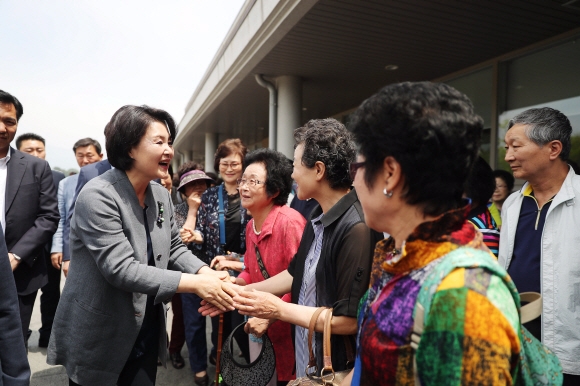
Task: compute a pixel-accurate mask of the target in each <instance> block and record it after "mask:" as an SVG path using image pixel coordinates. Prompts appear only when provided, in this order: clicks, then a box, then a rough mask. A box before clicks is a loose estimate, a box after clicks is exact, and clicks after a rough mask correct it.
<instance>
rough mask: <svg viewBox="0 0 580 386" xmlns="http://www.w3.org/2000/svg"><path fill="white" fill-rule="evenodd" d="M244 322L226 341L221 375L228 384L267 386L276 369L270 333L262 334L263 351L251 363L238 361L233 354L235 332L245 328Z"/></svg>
mask: <svg viewBox="0 0 580 386" xmlns="http://www.w3.org/2000/svg"><path fill="white" fill-rule="evenodd" d="M245 324H246V322H243V323H242V324H240V325H239V326H237V327H236V328H234V330H233V331H232V332H231V334H230V336H228V337H227V339H226V341H225V342H224V345H223V348H222V354H221V361H220V367H221V376H222V379H223V382H224V383H225V384H226V385H228V386H246V385H253V386H265V385H267V384H268V382H270V379H272V375H274V371H275V370H276V356H275V355H274V346H273V345H272V341H271V340H270V338H268V335H266V334H264V335H262V351H260V354H259V355H258V358H257V359H256V360H255V361H254V362H252V363H249V364H243V363H238V362H236V360H235V359H234V355H233V347H232V346H233V339H234V334H235V333H236V331H237V330H238V329H239V328H243V327H244V325H245Z"/></svg>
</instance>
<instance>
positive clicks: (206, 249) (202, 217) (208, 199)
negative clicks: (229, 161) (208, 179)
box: [193, 184, 250, 264]
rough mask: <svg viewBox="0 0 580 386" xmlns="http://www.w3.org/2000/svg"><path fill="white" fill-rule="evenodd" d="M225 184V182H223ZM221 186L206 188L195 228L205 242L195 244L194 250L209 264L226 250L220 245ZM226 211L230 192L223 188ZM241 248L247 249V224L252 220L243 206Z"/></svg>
mask: <svg viewBox="0 0 580 386" xmlns="http://www.w3.org/2000/svg"><path fill="white" fill-rule="evenodd" d="M222 185H223V184H222ZM218 193H219V186H214V187H212V188H209V189H208V190H206V191H205V192H204V193H203V195H202V196H201V205H200V206H199V209H198V210H197V224H196V226H195V230H196V231H198V232H200V233H201V235H202V237H203V244H195V245H194V247H193V248H194V249H193V250H194V251H196V252H197V253H196V255H197V257H198V258H199V259H201V260H202V261H203V262H204V263H207V264H209V263H210V262H211V260H212V259H213V258H214V257H215V256H218V255H223V254H225V253H226V251H223V250H222V247H221V245H220V223H219V215H218V211H219V200H218ZM222 197H223V201H224V212H227V211H228V194H227V192H226V190H225V188H224V190H223V196H222ZM240 215H241V232H240V239H241V244H242V245H241V249H242V250H245V249H246V225H247V224H248V221H249V220H250V218H249V217H250V216H248V214H247V212H246V209H244V208H241V210H240Z"/></svg>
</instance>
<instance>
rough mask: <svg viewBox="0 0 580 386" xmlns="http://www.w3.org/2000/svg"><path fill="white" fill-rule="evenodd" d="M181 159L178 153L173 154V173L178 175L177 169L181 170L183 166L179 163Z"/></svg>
mask: <svg viewBox="0 0 580 386" xmlns="http://www.w3.org/2000/svg"><path fill="white" fill-rule="evenodd" d="M180 158H181V157H180V156H179V153H178V152H175V153H174V154H173V159H172V160H171V167H172V168H173V173H177V169H179V167H180V166H181V164H180V163H179V161H180ZM171 177H173V176H171Z"/></svg>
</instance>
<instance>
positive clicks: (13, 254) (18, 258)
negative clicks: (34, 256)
mask: <svg viewBox="0 0 580 386" xmlns="http://www.w3.org/2000/svg"><path fill="white" fill-rule="evenodd" d="M10 253H12V252H10ZM12 256H14V258H15V259H16V260H18V261H20V260H22V259H21V258H20V256H18V255H17V254H16V253H12Z"/></svg>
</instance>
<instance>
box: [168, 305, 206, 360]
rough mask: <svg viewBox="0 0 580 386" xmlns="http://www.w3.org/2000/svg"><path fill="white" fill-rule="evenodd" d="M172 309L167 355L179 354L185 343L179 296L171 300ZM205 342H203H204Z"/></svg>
mask: <svg viewBox="0 0 580 386" xmlns="http://www.w3.org/2000/svg"><path fill="white" fill-rule="evenodd" d="M171 308H172V309H173V321H172V322H171V339H170V340H169V353H170V354H175V353H178V352H181V349H182V348H183V344H184V343H185V325H184V322H183V306H182V301H181V294H175V295H173V297H172V298H171ZM204 341H205V340H204Z"/></svg>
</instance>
